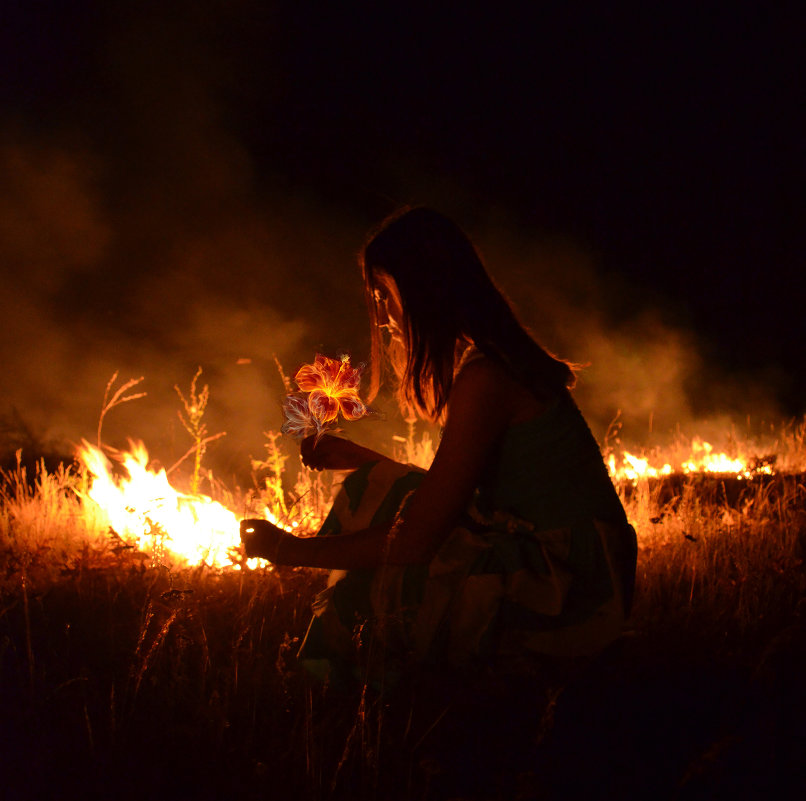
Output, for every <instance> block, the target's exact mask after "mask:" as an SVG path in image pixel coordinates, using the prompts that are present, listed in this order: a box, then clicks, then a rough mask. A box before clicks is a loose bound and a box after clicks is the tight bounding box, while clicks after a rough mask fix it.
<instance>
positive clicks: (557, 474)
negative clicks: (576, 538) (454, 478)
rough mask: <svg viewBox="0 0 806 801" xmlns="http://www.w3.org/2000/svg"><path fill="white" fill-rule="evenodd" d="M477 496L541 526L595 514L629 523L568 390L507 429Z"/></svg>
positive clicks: (487, 508)
mask: <svg viewBox="0 0 806 801" xmlns="http://www.w3.org/2000/svg"><path fill="white" fill-rule="evenodd" d="M476 501H477V504H478V506H479V509H480V511H482V512H492V511H494V510H498V511H503V512H508V513H510V514H512V515H515V516H516V517H520V518H522V519H524V520H528V521H529V522H531V523H533V524H534V525H535V527H536V528H538V529H551V528H560V527H568V526H573V525H574V524H577V523H579V522H582V521H583V520H590V519H592V518H595V519H598V520H603V521H605V522H608V523H612V524H615V525H621V524H624V523H626V518H625V515H624V510H623V508H622V506H621V503H620V501H619V498H618V495H617V494H616V491H615V489H614V488H613V484H612V482H611V480H610V476H609V475H608V472H607V468H606V467H605V464H604V461H603V460H602V456H601V452H600V450H599V447H598V445H597V443H596V440H595V439H594V437H593V434H592V433H591V431H590V428H589V427H588V425H587V423H586V422H585V419H584V418H583V417H582V414H581V413H580V411H579V409H578V408H577V406H576V404H575V403H574V401H573V399H572V398H571V396H570V395H569V394H568V393H567V392H566V393H563V394H562V395H561V396H560V397H559V398H557V399H556V400H555V401H554V402H552V403H550V404H549V405H548V406H547V408H545V411H543V412H542V413H541V414H539V415H537V416H535V417H532V418H531V419H527V420H522V421H520V422H515V423H513V424H511V425H510V426H509V427H508V428H507V429H506V430H505V432H504V436H503V438H502V440H501V443H500V445H499V447H498V448H497V451H496V453H495V455H494V458H492V459H491V460H490V462H489V464H488V467H487V468H486V469H485V471H484V474H483V476H482V480H481V482H480V485H479V490H478V493H477V499H476Z"/></svg>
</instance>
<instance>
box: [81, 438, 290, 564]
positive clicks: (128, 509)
mask: <svg viewBox="0 0 806 801" xmlns="http://www.w3.org/2000/svg"><path fill="white" fill-rule="evenodd" d="M77 456H78V459H79V460H80V461H81V463H82V464H83V465H84V466H85V468H86V470H87V472H88V473H89V474H90V476H91V483H90V487H89V489H88V490H87V492H86V496H87V497H88V498H90V499H91V500H92V501H94V502H95V503H96V504H97V505H98V506H99V507H100V509H101V510H102V511H103V513H104V514H105V516H106V517H107V518H108V521H109V525H110V526H111V528H112V529H113V530H114V531H115V532H116V533H117V534H118V535H119V536H120V537H121V538H122V539H124V540H126V541H129V542H133V544H135V545H136V547H137V549H138V550H140V551H142V552H144V553H148V554H150V555H152V556H153V558H154V560H155V561H157V562H169V563H172V564H181V565H198V564H206V565H209V566H210V567H216V568H221V567H228V566H230V567H231V566H232V565H233V560H232V559H231V558H230V549H234V548H238V547H239V546H240V538H239V534H238V522H239V518H238V516H236V515H235V513H234V512H231V511H230V510H229V509H227V508H226V507H224V506H223V505H222V504H220V503H218V502H217V501H214V500H213V499H212V498H209V497H208V496H206V495H201V494H199V495H186V494H184V493H181V492H179V491H177V490H176V489H174V488H173V487H172V486H171V484H170V482H169V481H168V476H167V475H166V473H165V470H164V469H160V470H158V471H156V472H155V471H153V470H149V469H148V452H147V451H146V449H145V446H144V445H143V444H142V443H131V452H127V453H123V454H122V455H121V465H122V467H123V470H124V471H125V473H126V474H127V475H128V478H126V477H123V476H115V475H113V473H112V470H111V464H110V462H109V460H108V459H107V458H106V456H104V454H103V453H102V452H101V451H100V450H99V449H98V448H95V447H93V446H92V445H90V444H89V443H87V442H84V443H83V445H82V447H81V448H79V450H78V454H77ZM265 515H266V518H267V519H271V518H272V515H271V514H270V513H268V510H266V511H265ZM272 522H274V523H276V522H277V521H276V520H272ZM252 562H254V563H255V564H257V560H249V563H250V566H251V565H252Z"/></svg>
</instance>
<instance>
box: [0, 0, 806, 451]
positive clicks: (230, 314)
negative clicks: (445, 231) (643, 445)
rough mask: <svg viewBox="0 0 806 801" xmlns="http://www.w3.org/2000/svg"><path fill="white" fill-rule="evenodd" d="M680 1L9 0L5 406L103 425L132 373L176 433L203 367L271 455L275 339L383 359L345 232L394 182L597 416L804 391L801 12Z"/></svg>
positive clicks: (0, 133) (741, 406) (1, 100)
mask: <svg viewBox="0 0 806 801" xmlns="http://www.w3.org/2000/svg"><path fill="white" fill-rule="evenodd" d="M665 5H668V6H669V7H668V8H663V7H658V6H657V4H632V5H622V4H618V3H599V4H572V3H562V4H559V3H557V4H538V3H515V4H506V3H485V4H482V5H481V7H480V9H479V10H477V11H470V10H469V8H468V4H466V3H453V2H451V3H429V4H417V3H414V4H412V3H406V4H393V8H386V10H381V11H379V10H378V6H392V4H378V3H373V4H370V3H366V4H356V3H344V2H342V3H329V4H325V3H316V4H309V3H301V2H278V3H272V2H257V0H240V1H238V0H235V2H210V1H209V0H197V2H184V1H182V0H180V1H179V2H171V3H155V2H117V3H115V2H111V3H89V2H84V1H83V0H76V1H75V2H71V3H63V2H35V1H34V0H28V2H17V3H13V2H9V3H5V4H4V5H3V10H2V12H0V13H2V19H0V23H2V24H0V30H1V31H2V33H0V37H1V38H0V74H2V76H3V82H2V86H0V156H1V157H2V161H0V175H2V180H3V183H4V184H5V189H4V191H3V193H2V194H3V198H2V199H0V235H1V238H0V258H2V265H3V270H4V281H3V288H2V290H0V292H1V293H2V294H0V304H1V305H2V309H3V316H4V318H5V320H6V328H5V331H6V333H5V334H4V337H5V342H4V344H3V345H2V350H1V351H0V357H2V358H3V360H4V361H5V363H6V371H5V372H6V377H5V380H4V384H5V401H4V402H5V408H4V409H3V410H2V411H3V413H4V414H7V415H9V414H12V412H11V411H10V410H12V409H16V410H17V412H18V413H19V414H20V415H22V417H23V418H25V420H27V421H28V422H29V423H30V425H31V426H33V427H34V428H42V429H43V430H45V432H46V434H47V436H54V437H59V436H67V437H72V438H77V437H78V436H81V435H82V432H86V433H84V435H89V436H91V433H92V431H94V425H95V423H94V420H95V419H96V418H97V412H98V407H99V406H100V399H101V397H102V395H103V388H104V386H105V384H106V381H107V380H108V378H109V376H110V375H111V374H112V372H113V371H114V370H115V369H119V370H120V371H121V376H122V377H126V378H127V377H129V376H139V375H146V382H144V383H145V384H149V383H150V387H147V388H148V389H149V393H150V394H149V400H147V401H145V402H144V403H143V404H142V405H141V406H139V407H138V408H139V411H129V410H128V409H126V410H123V409H121V410H118V418H117V420H116V421H117V422H119V424H120V426H121V430H123V429H126V430H130V431H131V433H132V434H133V435H135V436H145V437H148V436H151V437H157V436H164V437H167V438H168V439H170V438H171V437H174V436H175V437H176V438H177V439H178V440H180V438H181V432H179V433H176V434H174V433H171V434H170V435H168V434H165V432H164V431H162V433H161V434H158V433H157V430H158V429H159V428H160V425H162V427H163V428H165V423H164V420H165V417H166V415H168V414H169V413H168V412H166V411H165V410H166V409H167V408H168V407H169V406H170V405H171V404H173V405H174V406H175V402H174V401H175V397H172V392H173V390H172V386H173V384H174V383H179V384H180V385H182V386H186V385H187V383H189V379H190V377H191V376H192V374H193V371H194V370H195V367H196V365H203V366H204V369H205V377H206V378H207V380H209V382H210V384H211V392H212V393H213V397H214V398H217V401H216V403H217V404H218V405H217V407H216V409H215V410H214V414H216V415H218V416H217V417H214V419H213V421H212V422H211V426H212V425H213V424H218V427H226V428H227V430H228V432H229V437H228V439H229V441H230V442H231V443H232V444H231V445H230V446H229V447H230V448H231V449H232V451H233V454H234V455H233V456H232V458H233V459H235V458H237V454H238V453H242V452H243V450H246V449H249V450H251V451H254V450H255V447H254V445H253V442H254V441H255V435H256V434H257V435H258V437H259V432H260V431H261V430H266V429H267V428H277V427H279V422H280V421H279V417H278V411H277V408H278V407H277V402H278V397H279V395H281V394H282V391H281V387H280V385H279V383H278V379H277V376H276V373H275V372H273V371H274V367H273V361H272V357H273V355H274V354H277V355H278V357H279V358H280V359H281V361H283V363H284V364H286V366H287V369H289V370H292V369H293V368H294V367H295V366H296V365H298V364H299V363H300V362H301V361H304V360H308V359H309V354H310V356H311V357H312V355H313V352H314V351H315V350H316V349H318V348H322V349H325V350H327V351H329V352H335V351H337V350H340V349H346V350H351V351H352V352H353V353H355V354H357V357H358V358H360V357H361V356H362V355H365V354H366V330H365V325H364V318H363V309H362V305H361V295H360V286H359V284H358V278H357V271H356V268H355V253H356V251H357V250H358V248H359V247H360V244H361V241H362V238H363V236H364V234H365V232H366V230H367V229H368V228H369V227H370V226H371V225H373V224H374V223H376V222H377V221H378V220H379V219H381V218H382V217H383V216H385V215H386V214H387V213H388V212H390V211H392V210H393V209H395V208H396V207H397V206H399V205H401V204H404V203H412V204H416V203H424V204H427V205H431V206H434V207H436V208H439V209H441V210H443V211H445V212H446V213H448V214H449V215H451V216H453V217H455V218H456V219H457V221H458V222H459V223H460V224H461V225H463V227H465V229H466V230H467V231H468V232H469V233H470V234H471V236H472V237H473V238H474V239H475V241H477V243H478V244H479V245H480V246H481V248H482V250H483V251H484V255H485V257H486V260H487V262H488V266H489V268H490V271H491V273H492V274H493V275H494V276H495V277H496V278H497V279H498V280H499V282H500V283H501V284H502V286H503V287H504V289H505V290H506V291H507V292H508V293H509V294H510V296H511V297H512V298H513V300H514V301H515V303H516V305H517V306H518V309H519V311H520V312H521V314H522V316H523V318H524V319H525V320H526V321H527V322H528V323H529V325H530V326H531V327H532V329H533V330H534V331H535V333H536V334H537V335H538V336H539V337H540V338H542V339H544V341H546V342H547V344H549V345H550V346H551V347H552V348H554V349H555V350H557V351H559V352H560V353H562V355H566V356H568V357H569V358H572V359H574V360H576V361H580V362H590V363H591V367H590V368H589V371H588V374H587V378H584V379H583V381H582V385H581V387H580V393H581V394H580V398H581V402H582V405H583V408H585V407H586V404H587V411H588V413H589V416H591V417H592V418H593V419H594V422H595V423H596V424H598V425H600V430H601V426H602V425H604V424H605V423H606V421H607V420H609V419H612V416H613V414H614V413H615V412H616V411H618V409H621V410H622V413H623V414H624V415H625V417H626V419H628V420H629V419H630V417H631V414H632V416H633V417H634V418H635V420H641V421H644V422H643V423H642V425H644V426H646V422H645V421H646V419H647V417H648V416H649V415H651V414H653V413H657V414H659V415H660V416H661V417H662V418H663V420H664V424H668V425H669V426H671V425H673V424H674V423H675V422H681V421H685V420H689V419H692V418H698V417H705V416H713V415H717V414H720V413H721V412H725V413H730V414H747V413H751V414H756V415H760V416H765V415H766V416H767V417H770V416H772V415H779V416H786V415H792V414H800V413H802V412H804V411H806V403H805V402H804V397H806V380H805V379H804V371H803V369H802V363H803V350H804V349H803V343H804V334H806V330H805V328H806V326H805V325H804V315H803V294H804V292H803V283H804V282H803V278H802V275H803V257H804V253H806V248H804V231H805V230H806V226H805V225H804V223H806V220H804V206H803V186H804V180H803V179H804V164H803V152H802V151H803V119H802V116H801V107H802V105H803V102H802V101H803V97H802V74H803V58H802V52H803V48H802V44H803V43H802V41H799V40H801V39H802V37H800V36H799V35H798V32H799V31H802V30H803V26H802V15H800V14H799V9H797V7H796V6H797V4H794V3H793V4H790V5H787V4H774V6H775V7H774V8H773V7H772V5H773V4H769V6H768V5H767V4H762V3H757V4H743V3H732V4H696V5H695V4H693V3H686V2H683V3H675V4H665ZM239 358H250V359H252V363H251V365H243V364H242V365H238V366H235V365H236V362H237V359H239ZM246 399H248V402H247V401H246ZM149 404H151V405H150V406H149ZM131 406H132V407H134V406H135V404H131ZM173 415H174V412H173V411H171V412H170V416H171V417H172V418H173ZM157 417H162V423H161V424H157V423H153V422H152V423H149V424H146V423H145V422H144V421H145V420H146V419H147V418H148V419H151V420H153V419H155V418H157ZM275 418H277V419H275ZM111 419H112V416H111V415H110V420H111ZM132 429H137V430H132ZM110 436H111V434H110ZM172 448H173V450H174V451H177V450H178V451H182V450H183V447H182V443H181V441H177V442H176V443H174V444H173V445H172Z"/></svg>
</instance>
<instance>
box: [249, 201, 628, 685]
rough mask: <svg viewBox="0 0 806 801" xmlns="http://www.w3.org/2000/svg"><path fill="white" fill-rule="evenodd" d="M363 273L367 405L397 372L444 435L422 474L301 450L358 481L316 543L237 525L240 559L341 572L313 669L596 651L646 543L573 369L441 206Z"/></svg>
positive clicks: (371, 255) (309, 461) (394, 220)
mask: <svg viewBox="0 0 806 801" xmlns="http://www.w3.org/2000/svg"><path fill="white" fill-rule="evenodd" d="M360 262H361V267H362V271H363V278H364V284H365V289H366V295H367V302H368V308H369V316H370V322H371V324H372V360H371V368H372V372H371V389H370V396H371V397H373V396H374V395H375V393H377V391H378V388H379V386H380V384H381V381H382V378H383V374H384V367H385V366H390V367H391V369H392V371H393V372H394V374H395V376H396V377H397V379H398V396H399V401H400V403H401V405H402V406H403V407H404V408H406V409H408V410H412V409H413V410H414V411H416V412H417V413H418V414H419V415H420V416H421V417H423V418H425V419H428V420H431V421H438V422H440V423H442V424H443V426H444V428H443V434H442V437H441V440H440V443H439V447H438V449H437V452H436V455H435V458H434V461H433V464H432V465H431V467H430V469H429V470H428V471H420V470H417V469H415V468H412V467H410V466H406V465H400V464H397V463H396V462H394V461H392V460H390V459H388V458H387V457H385V456H383V455H381V454H378V453H375V452H373V451H371V450H369V449H366V448H363V447H361V446H358V445H355V444H354V443H351V442H349V441H348V440H346V439H342V438H339V437H334V436H325V437H323V438H321V439H320V440H319V442H318V443H315V441H314V439H313V438H312V437H311V438H308V439H306V440H304V441H303V443H302V447H301V453H302V459H303V462H304V463H305V464H306V465H307V466H308V467H311V468H315V469H340V470H344V469H348V470H351V471H353V472H351V473H350V475H349V476H348V478H347V479H346V480H345V482H344V484H343V487H342V489H341V491H340V493H339V495H338V496H337V497H336V499H335V501H334V505H333V508H332V510H331V512H330V514H329V516H328V518H327V520H326V521H325V523H324V524H323V526H322V530H321V531H320V532H319V534H320V536H316V537H310V538H299V537H295V536H293V535H291V534H288V533H286V532H285V531H282V530H281V529H279V528H277V527H275V526H272V525H271V524H270V523H268V522H266V521H264V520H244V521H243V522H242V524H241V536H242V539H243V542H244V546H245V551H246V553H247V555H249V556H261V557H264V558H266V559H269V560H270V561H272V562H274V563H276V564H280V565H307V566H311V567H323V568H330V569H332V570H333V573H331V577H330V581H329V585H328V587H327V589H326V590H325V591H324V592H323V593H321V594H320V596H319V597H318V599H317V602H316V603H315V604H314V618H313V621H312V623H311V626H310V628H309V630H308V634H307V635H306V638H305V642H304V643H303V646H302V648H301V651H300V657H301V658H302V659H304V660H305V661H306V664H307V665H308V666H309V667H310V668H311V669H313V670H321V671H323V672H328V671H330V672H331V675H335V674H334V673H333V671H339V670H344V669H347V670H352V671H353V672H355V669H356V667H358V666H360V665H363V667H364V668H366V667H367V664H368V663H371V662H372V661H373V659H375V660H376V667H377V663H378V659H379V657H378V655H379V654H380V655H382V658H381V661H382V662H383V669H384V671H386V673H387V675H389V674H390V672H392V673H393V672H395V671H400V670H405V669H406V667H407V666H410V665H412V664H423V663H425V664H434V663H437V664H448V665H468V664H474V663H478V662H482V663H489V662H491V661H493V662H495V661H496V660H506V659H508V658H512V659H518V658H520V657H523V656H528V655H530V654H550V655H560V656H574V655H583V654H591V653H595V652H596V651H597V650H599V649H601V648H602V647H603V646H605V645H606V644H607V643H609V642H610V641H612V640H613V639H614V638H615V637H617V636H618V634H619V632H620V630H621V627H622V624H623V622H624V620H625V617H626V615H627V614H628V613H629V608H630V603H631V597H632V589H633V584H634V577H635V559H636V540H635V532H634V531H633V529H632V528H631V527H630V526H629V524H628V523H627V519H626V517H625V514H624V510H623V508H622V506H621V503H620V501H619V499H618V496H617V494H616V492H615V490H614V488H613V485H612V483H611V481H610V477H609V475H608V473H607V470H606V468H605V465H604V463H603V460H602V457H601V454H600V451H599V448H598V446H597V444H596V441H595V439H594V437H593V435H592V434H591V432H590V429H589V428H588V425H587V424H586V422H585V420H584V419H583V417H582V415H581V413H580V412H579V410H578V408H577V406H576V404H575V403H574V401H573V400H572V398H571V394H570V391H569V390H570V388H572V387H573V383H574V372H573V369H572V367H571V366H570V365H569V364H568V363H567V362H564V361H562V360H560V359H557V358H555V357H554V356H552V355H551V354H549V353H548V352H546V350H544V349H543V348H542V347H541V346H540V345H539V344H538V343H537V342H536V341H535V340H534V339H533V338H532V337H531V336H530V335H529V334H528V333H527V332H526V331H525V330H524V328H523V326H522V325H521V324H520V323H519V322H518V320H517V319H516V317H515V315H514V313H513V311H512V309H511V307H510V305H509V303H508V302H507V301H506V300H505V298H504V297H503V296H502V294H501V293H500V292H499V291H498V289H497V288H496V287H495V286H494V284H493V283H492V281H491V280H490V278H489V276H488V275H487V272H486V271H485V269H484V266H483V264H482V262H481V260H480V258H479V256H478V254H477V252H476V250H475V249H474V247H473V245H472V243H471V242H470V241H469V239H468V238H467V237H466V236H465V234H464V233H463V232H462V231H461V230H460V229H459V228H458V227H457V226H456V225H455V224H454V223H453V222H452V221H450V220H449V219H447V218H446V217H444V216H443V215H441V214H439V213H437V212H434V211H431V210H429V209H426V208H414V209H404V210H403V211H402V212H399V213H397V214H395V215H393V216H392V217H391V218H389V219H387V220H386V221H384V223H383V224H382V225H381V227H380V228H379V229H378V230H377V231H375V232H374V233H373V234H372V235H371V236H370V238H369V240H368V242H367V244H366V246H365V247H364V250H363V253H362V255H361V257H360ZM384 332H385V334H384ZM373 654H375V656H374V657H373Z"/></svg>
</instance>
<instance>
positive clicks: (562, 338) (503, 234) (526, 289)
mask: <svg viewBox="0 0 806 801" xmlns="http://www.w3.org/2000/svg"><path fill="white" fill-rule="evenodd" d="M480 242H481V244H482V250H483V253H484V256H485V261H486V263H487V266H488V269H489V270H490V272H491V274H492V275H493V276H494V277H495V278H496V279H497V280H498V282H499V285H500V286H501V288H502V289H503V291H504V293H505V294H506V295H507V296H508V297H509V298H510V299H511V300H512V301H513V303H514V305H515V307H516V310H517V311H518V313H519V316H520V318H521V319H522V321H523V322H524V323H525V324H526V325H527V326H528V327H529V328H530V330H531V331H532V333H533V335H534V336H535V337H536V338H537V339H538V340H539V341H540V342H541V343H542V344H543V345H544V346H545V347H547V348H548V349H549V350H550V351H551V352H553V353H555V354H556V355H558V356H560V357H561V358H565V359H568V360H569V361H572V362H574V363H577V364H578V365H580V367H581V369H580V371H579V374H578V382H577V387H576V390H575V396H576V399H577V402H578V403H579V405H580V407H581V408H582V410H583V412H584V413H585V416H586V418H587V419H588V421H589V423H590V425H591V428H592V430H593V432H594V434H595V435H596V436H597V439H599V441H600V442H602V441H603V439H604V437H605V435H606V434H607V432H608V430H609V429H610V427H611V424H613V423H618V424H619V426H620V430H621V436H622V439H623V440H624V441H626V442H628V443H630V444H633V445H639V444H650V443H651V444H663V443H664V442H667V441H668V440H669V439H671V438H672V437H674V436H675V435H676V434H677V433H681V432H682V433H683V434H684V435H687V436H693V435H695V434H696V435H699V436H711V437H715V438H718V439H724V438H725V437H726V435H729V433H730V431H731V426H732V425H733V422H734V421H735V420H737V419H739V420H741V419H742V418H743V417H745V416H747V415H748V414H752V415H753V417H754V418H755V419H756V421H758V420H759V419H761V420H763V419H764V418H766V420H768V421H769V420H775V419H777V418H779V417H780V410H779V409H778V407H777V404H776V401H775V399H774V392H773V387H774V382H772V381H771V380H769V378H767V379H766V380H765V379H764V378H762V377H759V376H749V375H742V376H739V375H731V374H728V373H725V372H724V371H722V370H720V369H719V367H718V366H717V365H716V364H714V363H713V362H709V360H708V359H707V355H706V354H707V353H708V347H707V343H704V342H702V341H701V340H700V339H699V337H698V336H697V335H696V334H695V333H694V332H693V331H692V330H690V329H687V328H685V327H683V325H682V324H681V323H680V322H679V318H680V317H681V316H682V315H681V313H680V311H681V310H679V309H676V308H674V307H673V306H671V305H670V304H669V302H668V301H665V299H664V298H662V297H658V295H657V293H655V292H653V291H651V290H650V289H649V288H648V287H645V288H642V287H639V286H630V285H627V284H625V283H624V281H623V280H622V279H621V278H620V277H619V276H618V275H617V274H615V275H610V276H607V275H605V274H604V273H603V271H602V265H600V264H597V262H596V259H595V257H594V256H593V255H592V254H591V253H590V252H589V251H587V250H586V249H585V248H584V247H583V246H581V245H580V244H579V243H577V242H575V241H573V240H570V239H568V238H565V237H562V236H558V235H557V234H551V233H548V232H546V231H540V230H535V231H534V232H531V233H530V234H524V232H523V231H518V232H516V231H513V230H512V229H511V228H509V227H507V225H506V224H505V223H502V221H501V219H500V217H498V216H497V215H496V218H495V219H493V220H491V222H490V223H488V224H486V225H482V226H480Z"/></svg>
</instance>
